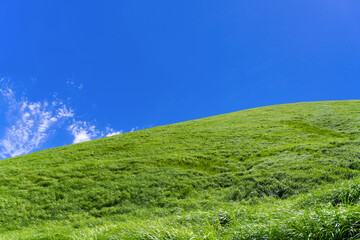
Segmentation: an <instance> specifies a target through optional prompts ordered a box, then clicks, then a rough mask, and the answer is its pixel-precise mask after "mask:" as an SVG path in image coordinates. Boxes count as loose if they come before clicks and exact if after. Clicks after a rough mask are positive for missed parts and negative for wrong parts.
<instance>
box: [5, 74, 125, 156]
mask: <svg viewBox="0 0 360 240" xmlns="http://www.w3.org/2000/svg"><path fill="white" fill-rule="evenodd" d="M70 84H71V83H70ZM0 97H2V98H3V100H5V105H6V108H7V114H6V117H7V126H5V131H4V135H3V136H2V137H1V138H0V159H1V158H7V157H15V156H18V155H22V154H26V153H29V152H32V151H34V150H36V149H39V148H41V147H42V146H43V144H44V143H45V142H46V141H47V140H49V136H52V135H54V134H55V133H56V130H58V129H59V128H64V129H66V130H67V131H68V132H69V133H70V134H71V135H72V137H73V143H79V142H84V141H89V140H93V139H97V138H101V137H108V136H113V135H118V134H122V131H116V130H114V129H113V128H111V127H106V129H105V130H104V131H101V130H99V129H97V127H96V126H95V125H94V124H92V123H90V122H88V121H82V120H78V119H76V114H75V112H74V110H73V109H72V108H71V107H69V106H67V105H66V104H64V102H63V101H61V100H60V99H58V98H57V96H56V95H53V99H54V100H52V101H47V100H43V101H37V102H33V101H30V100H28V99H27V98H26V97H25V96H22V97H20V98H18V97H17V96H16V94H15V92H14V91H13V90H12V88H11V84H10V82H9V81H8V80H6V79H4V78H0Z"/></svg>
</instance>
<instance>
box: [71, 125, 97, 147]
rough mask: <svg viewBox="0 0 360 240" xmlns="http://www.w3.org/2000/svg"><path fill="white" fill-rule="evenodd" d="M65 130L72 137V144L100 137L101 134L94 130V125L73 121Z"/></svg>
mask: <svg viewBox="0 0 360 240" xmlns="http://www.w3.org/2000/svg"><path fill="white" fill-rule="evenodd" d="M67 129H68V131H69V132H70V133H71V134H72V135H73V137H74V140H73V143H80V142H86V141H90V140H92V139H94V138H97V137H98V136H99V135H101V132H100V131H97V130H96V127H95V125H91V124H90V123H88V122H86V121H76V120H73V123H72V124H71V125H70V126H69V127H68V128H67Z"/></svg>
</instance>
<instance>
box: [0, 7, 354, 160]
mask: <svg viewBox="0 0 360 240" xmlns="http://www.w3.org/2000/svg"><path fill="white" fill-rule="evenodd" d="M358 9H360V1H357V0H352V1H351V0H341V1H340V0H336V1H335V0H317V1H313V0H302V1H285V0H281V1H280V0H273V1H259V0H252V1H237V0H233V1H227V0H221V1H218V0H217V1H215V0H188V1H186V0H184V1H165V0H164V1H156V0H155V1H140V0H138V1H136V0H134V1H117V0H116V1H111V0H108V1H81V0H78V1H68V0H62V1H45V0H43V1H36V0H33V1H16V0H12V1H6V0H5V1H1V2H0V30H1V33H2V34H1V35H2V36H1V38H0V79H1V80H0V90H1V91H0V93H1V99H0V114H1V115H0V116H1V119H0V158H7V157H10V156H16V155H21V154H25V153H28V152H32V151H36V150H40V149H45V148H50V147H56V146H62V145H67V144H71V143H75V142H81V141H86V140H89V139H95V138H99V137H105V136H107V135H112V134H119V133H123V132H129V131H132V130H139V129H144V128H149V127H154V126H159V125H165V124H171V123H176V122H182V121H187V120H192V119H197V118H202V117H207V116H212V115H217V114H223V113H228V112H234V111H238V110H242V109H247V108H252V107H258V106H265V105H272V104H282V103H290V102H300V101H319V100H344V99H358V98H359V86H360V81H359V76H360V66H359V65H360V48H359V47H360V46H359V45H360V13H359V11H358Z"/></svg>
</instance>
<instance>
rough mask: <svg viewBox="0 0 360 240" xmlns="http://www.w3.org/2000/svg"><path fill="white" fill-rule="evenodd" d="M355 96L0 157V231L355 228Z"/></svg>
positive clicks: (218, 235) (118, 233)
mask: <svg viewBox="0 0 360 240" xmlns="http://www.w3.org/2000/svg"><path fill="white" fill-rule="evenodd" d="M359 140H360V101H356V100H354V101H332V102H313V103H296V104H286V105H277V106H269V107H262V108H256V109H250V110H245V111H240V112H235V113H229V114H225V115H219V116H214V117H209V118H204V119H199V120H194V121H189V122H183V123H178V124H173V125H168V126H162V127H156V128H152V129H146V130H141V131H137V132H132V133H126V134H122V135H117V136H113V137H109V138H104V139H99V140H95V141H90V142H85V143H80V144H75V145H70V146H65V147H60V148H54V149H48V150H44V151H40V152H36V153H32V154H28V155H25V156H21V157H16V158H11V159H6V160H3V161H0V239H234V240H235V239H360V205H359V203H360V141H359Z"/></svg>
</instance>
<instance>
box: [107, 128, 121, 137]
mask: <svg viewBox="0 0 360 240" xmlns="http://www.w3.org/2000/svg"><path fill="white" fill-rule="evenodd" d="M119 134H123V131H122V130H121V131H115V130H114V129H113V128H111V127H106V136H107V137H111V136H115V135H119Z"/></svg>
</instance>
